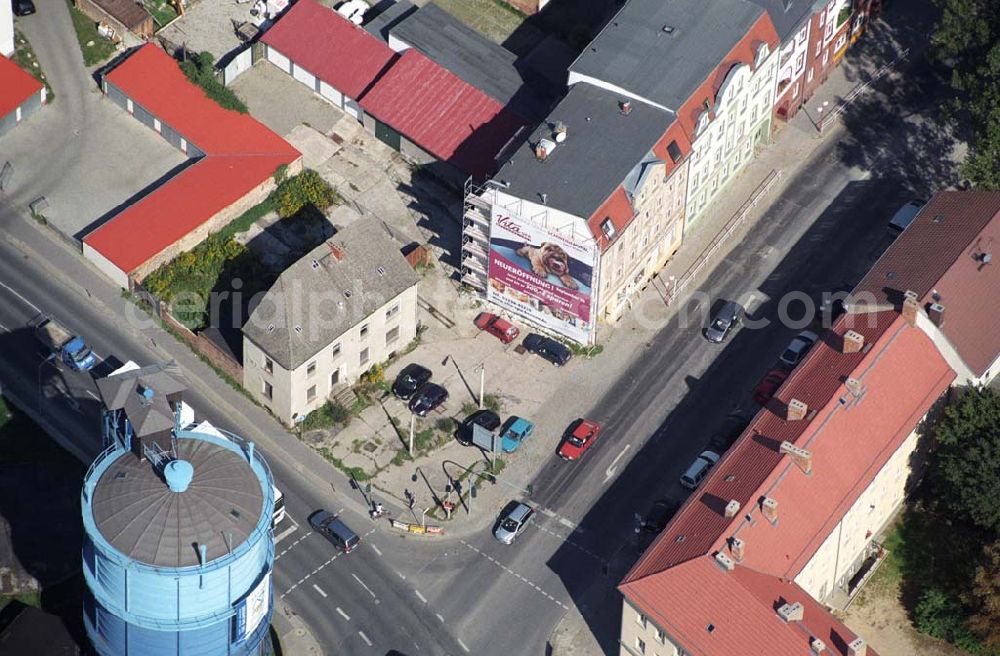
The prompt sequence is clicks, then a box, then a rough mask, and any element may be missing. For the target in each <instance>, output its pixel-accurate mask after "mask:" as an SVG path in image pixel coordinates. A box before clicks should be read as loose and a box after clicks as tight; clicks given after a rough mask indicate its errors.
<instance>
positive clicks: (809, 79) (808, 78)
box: [806, 68, 815, 82]
mask: <svg viewBox="0 0 1000 656" xmlns="http://www.w3.org/2000/svg"><path fill="white" fill-rule="evenodd" d="M814 75H815V71H814V70H813V69H812V68H810V69H809V72H808V73H806V82H812V81H813V76H814Z"/></svg>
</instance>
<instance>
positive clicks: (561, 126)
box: [552, 121, 567, 144]
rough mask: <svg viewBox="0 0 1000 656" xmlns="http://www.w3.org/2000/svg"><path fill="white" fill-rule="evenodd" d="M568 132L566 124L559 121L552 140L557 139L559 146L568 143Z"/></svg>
mask: <svg viewBox="0 0 1000 656" xmlns="http://www.w3.org/2000/svg"><path fill="white" fill-rule="evenodd" d="M566 132H567V128H566V124H565V123H563V122H562V121H557V122H556V127H555V130H554V131H553V132H552V138H553V139H555V141H556V143H557V144H561V143H562V142H564V141H566Z"/></svg>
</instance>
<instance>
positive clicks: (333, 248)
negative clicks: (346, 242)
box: [330, 243, 344, 262]
mask: <svg viewBox="0 0 1000 656" xmlns="http://www.w3.org/2000/svg"><path fill="white" fill-rule="evenodd" d="M330 254H331V255H333V259H335V260H337V261H338V262H340V261H341V260H343V259H344V251H343V250H341V248H340V246H337V245H336V244H332V243H331V244H330Z"/></svg>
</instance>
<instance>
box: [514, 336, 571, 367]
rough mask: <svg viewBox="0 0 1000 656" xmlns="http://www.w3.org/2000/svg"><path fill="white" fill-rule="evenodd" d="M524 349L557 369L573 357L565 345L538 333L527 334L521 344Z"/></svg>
mask: <svg viewBox="0 0 1000 656" xmlns="http://www.w3.org/2000/svg"><path fill="white" fill-rule="evenodd" d="M521 344H522V345H523V346H524V348H525V349H527V350H528V351H531V352H532V353H534V354H536V355H540V356H542V357H543V358H545V359H546V360H548V361H549V362H551V363H552V364H554V365H555V366H557V367H561V366H563V365H564V364H566V363H567V362H569V359H570V358H571V357H573V352H572V351H570V350H569V347H567V346H566V345H565V344H562V343H561V342H557V341H556V340H554V339H552V338H550V337H543V336H541V335H539V334H538V333H528V334H527V335H525V337H524V341H523V342H521Z"/></svg>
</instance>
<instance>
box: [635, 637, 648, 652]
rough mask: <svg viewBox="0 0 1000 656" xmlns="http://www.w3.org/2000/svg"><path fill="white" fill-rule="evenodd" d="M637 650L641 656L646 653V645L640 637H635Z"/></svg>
mask: <svg viewBox="0 0 1000 656" xmlns="http://www.w3.org/2000/svg"><path fill="white" fill-rule="evenodd" d="M635 648H636V650H637V651H638V652H639V653H640V654H645V653H646V643H645V642H643V640H642V638H640V637H639V636H636V637H635Z"/></svg>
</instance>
